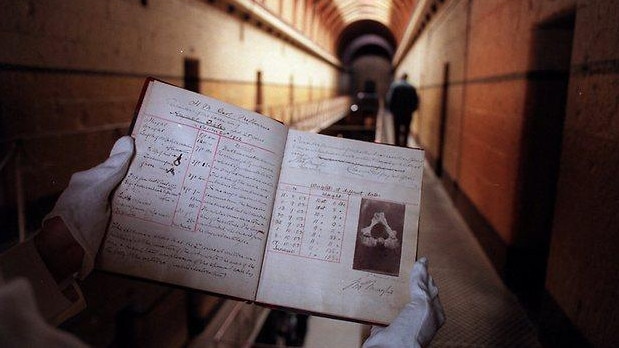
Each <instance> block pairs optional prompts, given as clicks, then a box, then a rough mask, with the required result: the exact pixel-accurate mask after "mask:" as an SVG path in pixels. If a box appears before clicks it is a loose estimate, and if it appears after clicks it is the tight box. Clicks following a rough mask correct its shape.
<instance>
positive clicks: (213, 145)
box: [173, 132, 219, 231]
mask: <svg viewBox="0 0 619 348" xmlns="http://www.w3.org/2000/svg"><path fill="white" fill-rule="evenodd" d="M218 143H219V136H217V135H215V134H212V133H205V132H200V133H198V137H197V139H196V144H195V145H194V148H193V152H192V154H191V156H190V157H188V158H185V159H182V158H181V157H179V158H178V159H177V161H178V162H180V163H182V162H183V161H186V162H187V172H186V173H185V174H184V178H183V183H182V186H181V193H180V198H179V200H178V204H177V207H176V212H175V214H174V222H173V225H174V226H177V227H181V228H183V229H186V230H190V231H193V230H195V228H196V222H197V218H198V214H199V210H200V205H201V202H202V197H203V196H204V191H205V190H206V184H207V180H208V178H209V175H210V173H211V168H212V166H213V158H214V156H215V152H216V151H217V145H218ZM175 163H177V162H175Z"/></svg>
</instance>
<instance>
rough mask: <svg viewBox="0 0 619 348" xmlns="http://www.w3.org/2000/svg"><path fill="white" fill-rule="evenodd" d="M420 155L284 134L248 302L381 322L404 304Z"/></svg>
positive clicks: (413, 237) (413, 246)
mask: <svg viewBox="0 0 619 348" xmlns="http://www.w3.org/2000/svg"><path fill="white" fill-rule="evenodd" d="M423 158H424V157H423V151H422V150H418V149H410V148H400V147H394V146H389V145H381V144H374V143H368V142H360V141H355V140H348V139H342V138H335V137H328V136H324V135H317V134H312V133H305V132H298V131H294V130H290V131H289V133H288V140H287V146H286V151H285V154H284V159H283V161H282V169H281V174H280V178H279V184H278V188H277V194H276V197H275V205H274V207H273V214H272V220H271V226H270V232H269V236H268V241H267V244H266V252H265V256H264V258H265V259H264V263H263V266H262V275H261V277H260V284H259V288H258V295H257V298H256V301H257V302H263V303H269V304H273V305H278V306H282V307H286V308H292V309H297V310H301V311H308V312H312V313H320V314H323V315H328V316H334V317H338V318H348V319H352V320H357V321H364V322H372V323H381V324H387V323H389V322H391V320H393V318H395V316H396V315H397V314H398V312H399V311H400V310H401V309H402V307H403V306H404V305H405V304H406V303H407V302H408V301H409V298H408V280H409V274H410V270H411V268H412V266H413V263H414V260H415V256H416V250H417V227H418V221H419V204H420V193H421V180H422V171H423Z"/></svg>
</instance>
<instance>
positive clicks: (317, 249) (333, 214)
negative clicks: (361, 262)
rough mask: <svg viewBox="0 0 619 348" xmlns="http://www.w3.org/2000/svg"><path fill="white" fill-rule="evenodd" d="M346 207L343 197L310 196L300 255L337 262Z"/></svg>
mask: <svg viewBox="0 0 619 348" xmlns="http://www.w3.org/2000/svg"><path fill="white" fill-rule="evenodd" d="M346 208H347V201H346V200H344V199H335V198H329V197H323V196H314V195H313V196H312V197H311V199H310V202H309V207H308V216H307V229H306V233H305V235H304V238H303V248H302V250H301V256H306V257H310V258H314V259H320V260H325V261H332V262H339V260H340V256H341V251H342V241H343V238H344V225H345V223H346Z"/></svg>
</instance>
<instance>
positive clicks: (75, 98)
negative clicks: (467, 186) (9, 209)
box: [0, 0, 340, 206]
mask: <svg viewBox="0 0 619 348" xmlns="http://www.w3.org/2000/svg"><path fill="white" fill-rule="evenodd" d="M0 45H1V46H2V47H3V49H2V50H0V64H1V68H0V112H1V114H0V115H1V117H0V124H1V126H0V139H2V143H0V146H1V147H2V148H3V149H2V150H5V151H8V149H9V148H10V147H11V146H12V143H14V141H15V140H18V139H22V141H21V145H22V150H23V153H24V156H22V159H23V163H22V174H23V181H24V183H25V187H24V189H25V194H26V198H27V201H29V202H34V201H36V200H38V199H40V198H42V197H46V196H48V195H53V194H56V193H58V192H60V190H61V189H62V188H64V187H65V186H66V184H67V183H68V179H69V176H70V174H71V173H73V172H75V171H77V170H82V169H85V168H88V167H90V166H92V165H94V164H96V163H98V162H100V161H101V160H102V159H104V158H105V157H106V156H107V152H108V151H109V149H110V148H111V145H112V143H113V141H114V140H115V139H116V138H118V137H119V136H120V135H122V134H124V133H126V131H127V129H126V128H127V125H128V123H129V121H130V118H131V116H132V113H133V109H134V107H135V104H136V102H137V99H138V96H139V92H140V90H141V85H142V83H143V81H144V78H145V77H146V76H155V77H158V78H161V79H164V80H166V81H168V82H171V83H173V84H176V85H181V86H182V85H183V74H184V70H183V69H184V60H185V59H186V58H192V59H196V60H198V61H199V78H200V82H199V85H200V90H201V92H202V93H204V94H207V95H210V96H213V97H215V98H219V99H221V100H224V101H227V102H230V103H233V104H236V105H240V106H242V107H246V108H249V109H253V108H254V107H255V104H256V79H257V72H258V71H261V72H262V84H263V91H262V94H263V106H277V105H285V104H288V103H289V102H290V101H293V102H295V103H302V102H304V101H308V100H317V99H320V98H330V97H333V96H334V95H335V94H336V91H337V83H338V80H339V78H340V77H339V72H338V70H337V69H336V68H335V67H334V66H332V65H330V64H328V63H326V62H324V61H323V60H320V59H318V58H316V57H315V56H313V55H310V54H308V53H307V52H305V51H302V50H301V49H299V48H297V47H296V46H294V45H293V44H291V43H290V42H288V41H284V40H283V39H281V38H277V37H275V36H274V35H273V34H272V33H269V32H267V31H266V27H265V26H262V27H260V28H259V27H258V26H257V25H256V23H255V21H252V20H249V21H245V20H244V19H242V15H241V14H239V13H237V12H233V13H228V12H227V10H226V7H225V6H224V4H223V3H222V2H216V3H215V4H214V5H211V4H209V3H207V2H206V1H198V0H175V1H148V2H147V5H146V6H143V5H141V2H140V1H121V0H113V1H94V2H92V1H86V2H84V1H69V0H54V1H27V2H25V1H18V2H15V1H8V0H1V1H0ZM291 85H293V86H292V88H291ZM7 173H8V174H7ZM12 173H13V169H12V168H8V169H7V170H6V173H5V174H4V175H6V176H8V178H7V180H6V182H5V186H6V187H5V188H4V190H3V192H4V194H2V197H0V204H1V205H3V206H4V205H11V204H12V202H13V183H14V180H12V177H11V176H12V175H13V174H12Z"/></svg>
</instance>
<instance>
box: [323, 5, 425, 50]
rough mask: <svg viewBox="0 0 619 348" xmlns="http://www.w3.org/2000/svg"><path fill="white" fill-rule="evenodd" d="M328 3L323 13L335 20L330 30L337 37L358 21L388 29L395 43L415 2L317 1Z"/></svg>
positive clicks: (406, 22) (400, 36)
mask: <svg viewBox="0 0 619 348" xmlns="http://www.w3.org/2000/svg"><path fill="white" fill-rule="evenodd" d="M319 1H320V2H325V3H328V5H327V6H326V7H325V13H327V14H329V13H333V14H334V15H331V16H333V17H335V18H337V19H338V20H337V21H333V22H331V24H332V30H333V32H334V33H337V34H338V36H339V34H341V32H342V31H343V30H344V29H345V28H346V27H348V26H349V25H351V24H352V23H355V22H359V21H374V22H378V23H380V24H382V25H384V26H385V27H387V28H389V30H390V31H391V33H392V34H393V37H394V38H395V40H396V41H397V42H399V41H400V39H401V38H402V36H403V35H404V30H405V29H406V25H407V24H408V20H409V19H410V17H411V14H412V12H413V9H414V7H415V3H416V2H417V0H319Z"/></svg>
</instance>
